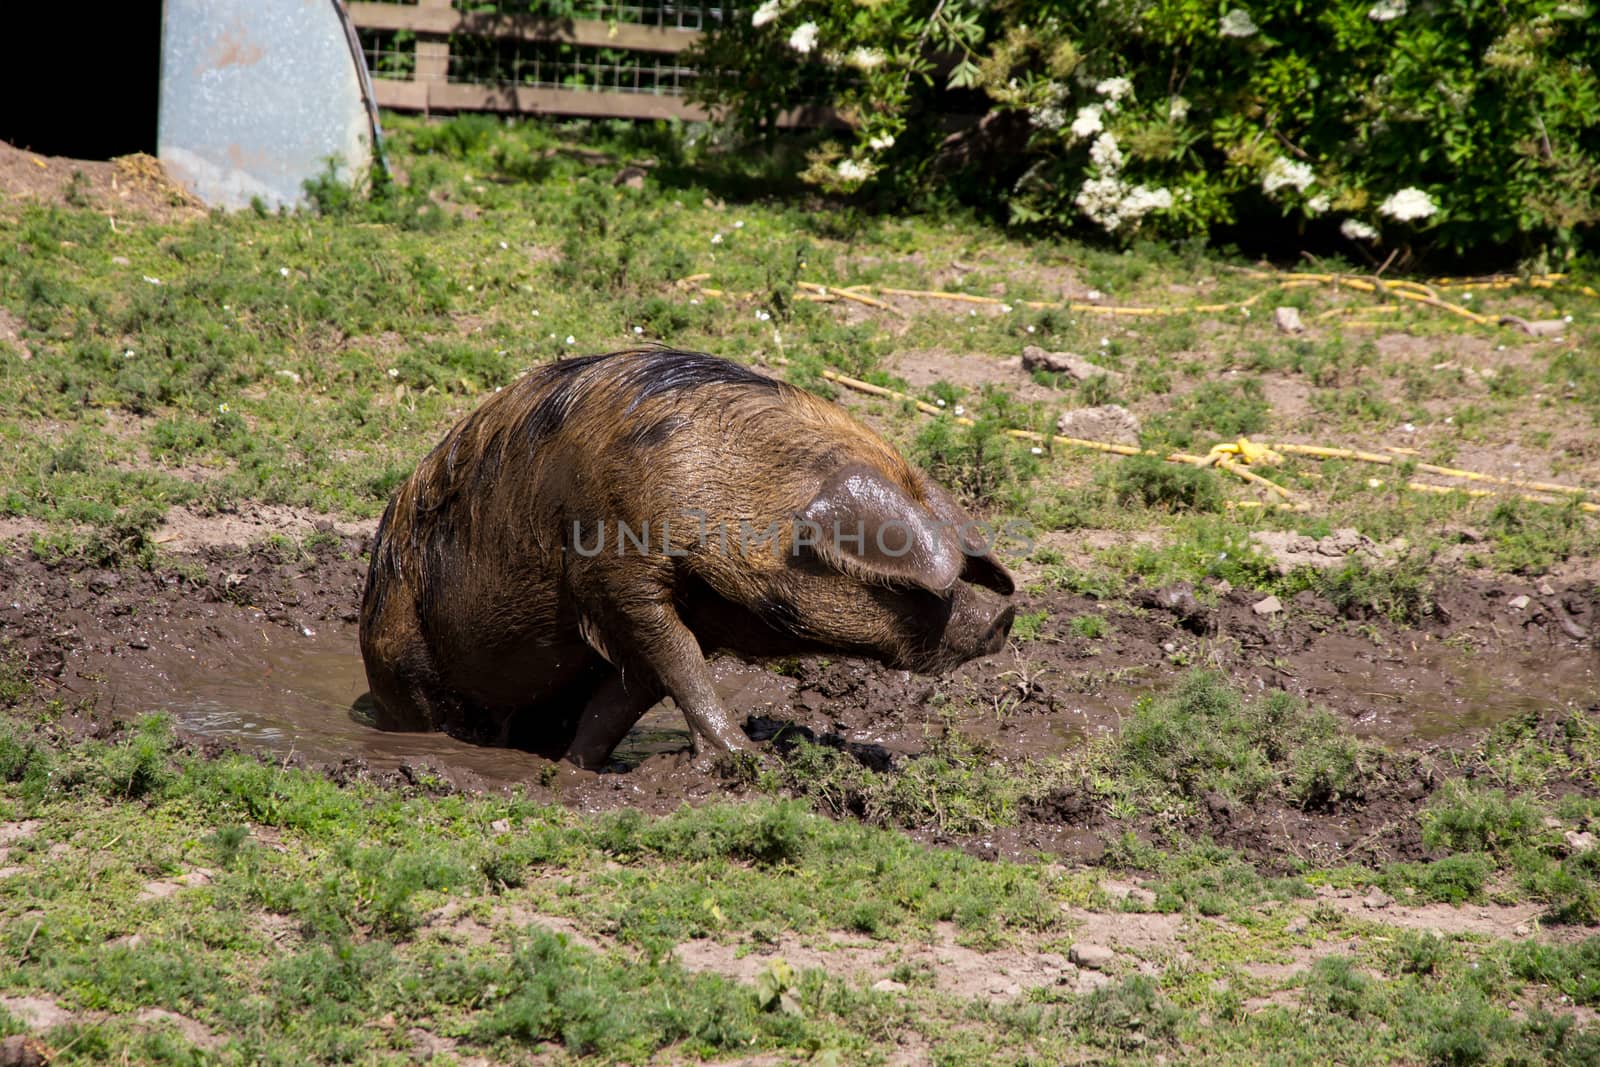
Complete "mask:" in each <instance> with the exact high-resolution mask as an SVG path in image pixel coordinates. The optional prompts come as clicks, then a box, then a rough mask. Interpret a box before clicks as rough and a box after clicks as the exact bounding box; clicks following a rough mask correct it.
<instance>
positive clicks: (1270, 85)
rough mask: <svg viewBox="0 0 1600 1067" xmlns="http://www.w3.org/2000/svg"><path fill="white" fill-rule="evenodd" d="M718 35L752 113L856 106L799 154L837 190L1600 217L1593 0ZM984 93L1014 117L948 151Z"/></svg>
mask: <svg viewBox="0 0 1600 1067" xmlns="http://www.w3.org/2000/svg"><path fill="white" fill-rule="evenodd" d="M703 53H704V54H703V56H702V58H701V64H702V66H701V69H702V70H713V71H721V72H723V73H715V72H713V73H711V74H709V75H708V76H706V77H705V78H703V79H702V82H701V85H700V88H699V90H697V91H698V92H699V94H700V97H701V99H702V100H704V101H705V102H707V103H710V104H712V105H713V106H715V107H717V108H719V109H720V110H722V111H723V112H724V113H725V114H726V115H728V116H729V117H730V119H731V120H732V121H734V122H735V123H737V124H740V125H742V126H744V127H745V128H747V129H752V130H753V129H770V128H771V125H772V123H773V122H775V119H776V116H777V115H778V114H780V113H781V112H782V111H783V110H784V109H786V108H789V107H795V106H801V105H805V104H822V105H826V106H829V107H832V108H834V109H836V111H837V113H838V114H839V116H840V117H841V118H842V119H843V120H844V121H845V123H846V124H847V125H848V127H849V132H848V133H847V134H846V135H844V136H843V137H841V138H839V139H837V140H836V141H835V142H834V143H833V144H832V145H831V146H830V147H828V148H826V149H824V150H821V151H819V152H818V153H816V154H815V156H814V158H813V159H812V161H811V165H810V169H809V170H807V172H806V177H807V178H808V179H810V180H812V181H815V182H817V183H819V184H821V185H823V186H824V187H827V188H830V189H833V190H836V191H851V190H854V189H859V188H862V187H864V186H873V187H876V188H878V189H879V190H880V191H882V190H883V189H884V188H886V187H889V186H896V187H897V188H898V191H900V192H901V193H903V194H905V195H908V196H909V195H911V194H912V193H914V192H915V191H916V190H915V189H914V188H912V183H914V182H915V181H918V180H924V181H926V177H927V176H928V175H932V174H936V175H938V179H937V180H938V182H939V184H940V187H941V188H949V189H963V188H964V189H968V190H970V191H972V192H974V193H975V195H977V196H979V197H983V198H988V199H989V200H990V201H991V204H990V205H989V206H992V207H995V208H997V209H1003V210H1004V211H1005V212H1006V214H1007V216H1008V217H1009V218H1010V219H1011V221H1013V222H1014V223H1017V224H1019V225H1024V226H1028V227H1033V228H1039V227H1049V228H1053V229H1064V228H1072V227H1077V228H1085V229H1089V230H1092V231H1095V232H1099V233H1102V234H1105V235H1107V236H1109V237H1111V238H1113V239H1117V240H1124V239H1127V238H1129V237H1131V236H1133V235H1134V234H1157V235H1166V236H1178V235H1193V234H1206V233H1209V232H1212V231H1213V230H1214V229H1215V228H1216V227H1218V226H1233V227H1250V226H1260V227H1263V231H1262V232H1266V233H1281V232H1285V231H1284V229H1283V227H1284V224H1285V222H1286V221H1287V222H1288V223H1289V224H1290V225H1291V226H1294V227H1301V228H1304V229H1306V230H1307V231H1310V232H1311V233H1312V235H1313V236H1317V237H1320V238H1321V239H1323V240H1325V241H1329V242H1345V243H1347V245H1348V246H1351V247H1359V248H1363V249H1373V248H1383V247H1400V246H1409V247H1411V248H1413V249H1415V250H1418V251H1427V250H1430V249H1442V250H1448V251H1453V252H1469V251H1476V250H1489V251H1514V252H1517V253H1520V254H1530V253H1533V252H1537V251H1540V250H1549V251H1553V252H1557V253H1567V254H1571V253H1573V252H1574V251H1575V250H1577V249H1578V248H1580V247H1581V246H1583V245H1585V244H1588V246H1589V247H1595V245H1596V244H1597V241H1596V234H1597V232H1600V227H1597V225H1596V223H1597V222H1600V73H1597V70H1600V0H1507V2H1506V3H1504V4H1497V5H1467V4H1464V3H1454V2H1451V0H1330V2H1328V3H1324V4H1318V5H1305V4H1303V3H1300V2H1299V0H1263V2H1254V0H1251V2H1249V3H1244V2H1241V3H1238V4H1234V3H1229V4H1226V5H1217V4H1214V3H1201V2H1199V0H1132V2H1130V3H1126V4H1104V3H1088V2H1084V0H943V2H940V0H871V2H868V0H765V2H763V3H761V4H759V5H752V6H751V7H749V8H747V9H740V10H737V11H736V13H735V14H734V15H732V16H731V17H730V18H729V19H728V20H727V22H726V23H725V25H724V26H723V28H722V29H719V30H716V31H714V32H712V33H710V34H708V35H707V37H706V43H705V45H704V46H703ZM712 60H714V62H710V61H712ZM730 72H731V73H730ZM980 94H981V95H980ZM985 106H986V107H987V108H988V110H989V118H990V119H1008V120H1015V121H1012V122H1011V123H1010V125H1009V126H1007V127H1006V128H1007V129H1010V130H1012V131H1019V132H1016V133H1015V136H1013V138H1012V140H1011V141H1010V142H1005V150H1004V151H999V150H997V149H995V148H994V143H998V142H994V143H989V144H982V143H980V145H979V148H978V149H977V150H974V151H971V152H969V153H968V154H967V155H965V156H956V155H955V154H953V153H952V152H951V150H950V145H949V144H948V143H946V137H947V134H948V129H947V128H946V127H944V125H943V123H944V119H943V117H942V116H943V115H944V114H945V113H948V112H958V113H961V112H964V113H969V114H970V113H971V112H973V111H974V110H982V109H983V107H985ZM990 127H991V123H989V122H987V121H986V123H985V130H986V131H987V130H989V129H990ZM952 158H954V159H957V160H958V163H959V166H960V167H963V168H965V172H964V173H955V174H952V173H951V170H950V166H951V164H950V163H949V162H948V160H950V159H952ZM994 201H998V203H993V202H994Z"/></svg>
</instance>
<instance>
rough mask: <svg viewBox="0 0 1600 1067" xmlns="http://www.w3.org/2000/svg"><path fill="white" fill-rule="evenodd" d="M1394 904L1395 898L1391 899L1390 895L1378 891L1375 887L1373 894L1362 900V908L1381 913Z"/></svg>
mask: <svg viewBox="0 0 1600 1067" xmlns="http://www.w3.org/2000/svg"><path fill="white" fill-rule="evenodd" d="M1393 903H1394V897H1391V896H1390V895H1389V894H1388V893H1385V892H1384V891H1383V890H1381V889H1378V888H1377V887H1373V890H1372V892H1370V893H1368V894H1367V895H1366V896H1365V897H1363V898H1362V899H1361V906H1362V907H1363V908H1368V909H1370V910H1372V911H1379V910H1381V909H1383V908H1387V907H1388V906H1389V905H1391V904H1393Z"/></svg>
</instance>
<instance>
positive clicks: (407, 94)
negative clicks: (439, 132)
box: [349, 0, 707, 121]
mask: <svg viewBox="0 0 1600 1067" xmlns="http://www.w3.org/2000/svg"><path fill="white" fill-rule="evenodd" d="M349 10H350V21H351V22H353V23H354V24H355V26H356V28H357V30H360V31H367V32H371V31H379V32H391V33H392V32H396V31H409V32H411V33H414V34H416V60H415V66H414V68H413V70H412V72H411V76H410V77H409V78H396V77H392V76H386V75H385V74H384V73H383V72H381V71H378V70H374V71H373V72H372V74H373V78H372V89H373V94H374V96H375V97H376V98H377V103H378V106H379V107H387V108H393V109H395V110H397V111H421V112H425V113H426V112H432V111H505V112H515V113H518V114H547V115H579V116H588V117H594V118H632V119H671V118H676V119H684V120H688V121H697V120H704V119H705V118H706V117H707V116H706V112H705V110H704V109H703V108H700V107H697V106H695V105H693V104H690V103H689V102H688V101H687V100H685V99H684V98H683V97H682V96H681V95H675V94H674V93H670V92H661V91H660V90H659V89H650V88H645V89H639V90H634V91H630V90H627V89H617V88H610V89H570V88H557V87H550V86H533V85H522V84H517V83H516V82H511V81H503V82H493V83H480V82H472V81H467V80H455V81H452V80H451V78H450V38H451V37H452V36H456V37H477V38H480V39H487V40H492V41H512V42H529V43H533V44H569V45H578V46H580V47H589V48H608V49H617V50H621V51H629V52H639V53H647V54H649V55H651V56H652V58H653V59H656V60H659V59H660V57H662V56H676V55H677V53H678V52H680V51H682V50H683V49H685V48H688V47H689V46H690V45H691V44H693V43H694V42H695V41H697V40H698V39H699V37H700V33H699V31H698V30H688V29H678V28H676V27H665V26H638V25H628V24H625V23H612V22H600V21H596V20H586V19H548V18H538V17H535V16H528V15H502V14H495V13H475V12H464V11H457V10H455V9H454V8H453V7H451V0H418V2H417V3H416V4H379V3H362V2H354V3H351V4H349Z"/></svg>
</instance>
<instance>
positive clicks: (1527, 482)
mask: <svg viewBox="0 0 1600 1067" xmlns="http://www.w3.org/2000/svg"><path fill="white" fill-rule="evenodd" d="M1269 447H1270V448H1272V449H1274V450H1275V451H1278V452H1284V453H1289V454H1293V455H1301V456H1314V457H1316V458H1317V459H1353V460H1357V461H1359V462H1361V463H1377V464H1381V465H1383V466H1386V467H1387V466H1393V465H1394V464H1395V463H1397V462H1406V460H1397V459H1396V458H1395V457H1394V456H1385V455H1382V454H1380V453H1377V452H1362V451H1358V450H1356V449H1352V448H1324V447H1323V446H1321V445H1298V444H1289V443H1279V444H1273V445H1270V446H1269ZM1414 466H1415V469H1416V470H1419V471H1423V472H1425V473H1427V474H1439V475H1443V476H1444V477H1446V478H1461V479H1464V480H1466V481H1472V482H1493V483H1494V484H1496V485H1504V486H1508V487H1510V488H1513V489H1531V490H1533V491H1534V492H1537V493H1565V494H1570V495H1573V496H1593V497H1600V489H1589V488H1586V487H1584V486H1581V485H1561V484H1559V483H1557V482H1541V481H1535V480H1531V479H1526V478H1506V477H1503V476H1501V475H1498V474H1483V473H1481V472H1479V471H1469V470H1462V469H1461V468H1459V467H1442V466H1440V465H1438V464H1437V463H1417V464H1415V465H1414Z"/></svg>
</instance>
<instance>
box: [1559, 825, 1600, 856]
mask: <svg viewBox="0 0 1600 1067" xmlns="http://www.w3.org/2000/svg"><path fill="white" fill-rule="evenodd" d="M1562 837H1563V839H1564V840H1565V841H1566V842H1567V851H1569V852H1574V853H1576V852H1589V851H1591V850H1593V848H1594V847H1595V845H1596V844H1600V841H1597V840H1596V839H1595V836H1594V835H1593V834H1591V833H1589V832H1588V831H1578V830H1568V831H1567V832H1566V833H1565V834H1563V835H1562Z"/></svg>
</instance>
